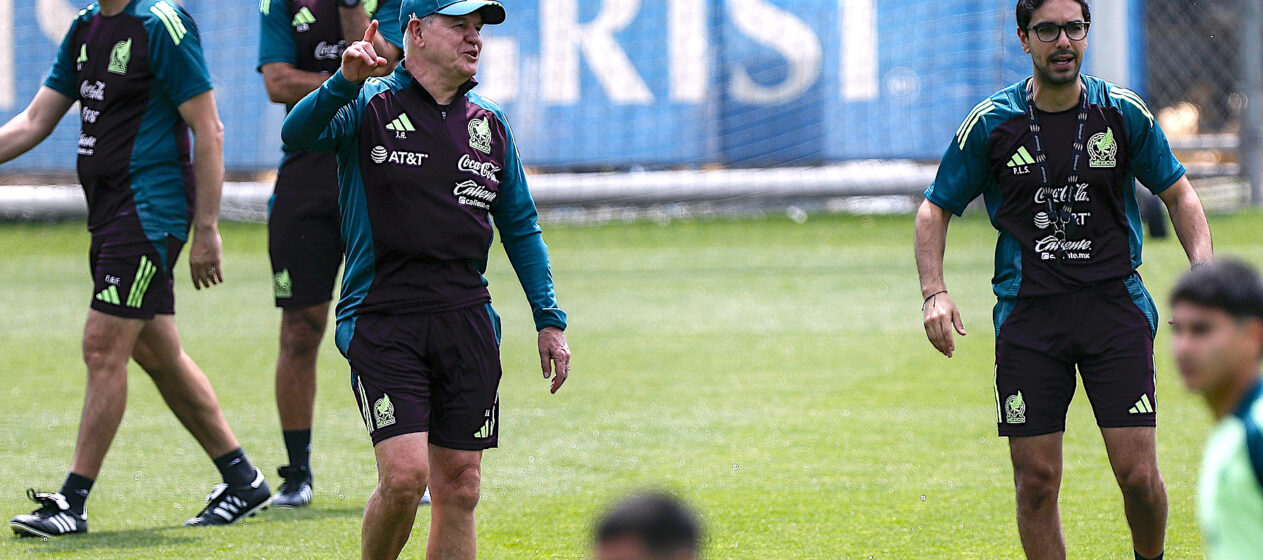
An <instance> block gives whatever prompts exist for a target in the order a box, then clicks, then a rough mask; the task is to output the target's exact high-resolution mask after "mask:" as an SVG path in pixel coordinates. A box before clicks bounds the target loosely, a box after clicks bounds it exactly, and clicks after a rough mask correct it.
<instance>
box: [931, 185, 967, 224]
mask: <svg viewBox="0 0 1263 560" xmlns="http://www.w3.org/2000/svg"><path fill="white" fill-rule="evenodd" d="M925 199H926V200H928V201H930V202H932V203H933V204H934V205H935V206H938V207H939V208H942V209H944V210H947V211H948V212H951V213H953V214H955V215H956V217H958V218H959V217H960V216H961V215H963V214H964V213H965V209H964V208H960V207H957V206H955V205H953V204H949V203H947V201H945V200H942V199H941V198H940V197H939V196H938V195H937V194H935V192H934V187H930V188H929V189H927V190H926V191H925Z"/></svg>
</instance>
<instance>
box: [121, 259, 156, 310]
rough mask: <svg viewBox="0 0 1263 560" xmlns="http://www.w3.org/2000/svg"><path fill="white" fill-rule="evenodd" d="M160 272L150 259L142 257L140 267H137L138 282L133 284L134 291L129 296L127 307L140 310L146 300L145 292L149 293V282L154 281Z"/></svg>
mask: <svg viewBox="0 0 1263 560" xmlns="http://www.w3.org/2000/svg"><path fill="white" fill-rule="evenodd" d="M155 272H158V267H156V266H154V264H153V262H150V260H149V257H143V256H142V257H140V266H138V267H136V280H134V281H133V282H132V289H131V290H130V291H129V292H128V294H127V306H128V307H132V308H137V309H139V308H140V304H141V302H142V301H144V299H145V292H147V291H149V282H150V281H152V280H153V275H154V273H155Z"/></svg>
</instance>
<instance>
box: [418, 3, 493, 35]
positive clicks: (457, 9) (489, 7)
mask: <svg viewBox="0 0 1263 560" xmlns="http://www.w3.org/2000/svg"><path fill="white" fill-rule="evenodd" d="M480 10H481V11H482V22H483V23H485V24H487V25H495V24H497V23H502V22H504V5H503V4H501V3H499V2H496V1H495V0H403V3H402V4H401V5H400V6H399V23H400V26H401V27H402V28H403V32H404V34H405V35H406V34H407V33H408V22H409V21H412V19H413V18H423V17H425V16H428V15H430V14H443V15H445V16H463V15H466V14H472V13H474V12H477V11H480Z"/></svg>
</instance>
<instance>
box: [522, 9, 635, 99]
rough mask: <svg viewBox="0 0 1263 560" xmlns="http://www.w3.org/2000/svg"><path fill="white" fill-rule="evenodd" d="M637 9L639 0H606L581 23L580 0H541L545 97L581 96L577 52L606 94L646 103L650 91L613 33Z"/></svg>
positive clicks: (541, 63)
mask: <svg viewBox="0 0 1263 560" xmlns="http://www.w3.org/2000/svg"><path fill="white" fill-rule="evenodd" d="M639 11H640V0H604V2H602V4H601V11H600V13H598V14H597V16H596V19H594V20H592V21H591V22H590V23H586V24H582V25H580V24H579V1H578V0H550V1H541V2H540V4H539V21H540V33H539V34H540V59H541V60H540V76H541V77H542V78H543V80H544V83H543V86H544V87H543V90H544V91H543V93H544V101H545V102H547V103H557V104H563V105H574V104H576V103H578V102H579V54H580V52H582V53H583V58H586V59H587V61H588V68H589V69H590V70H591V71H592V73H593V74H594V75H595V76H596V79H597V81H599V82H601V87H602V88H604V90H605V94H606V96H608V97H609V98H610V100H611V101H613V102H614V103H616V104H620V105H647V104H649V103H652V102H653V93H651V92H650V91H649V86H647V85H645V81H644V79H642V78H641V77H640V74H639V73H637V72H636V67H635V66H633V65H632V63H631V60H630V59H629V58H627V51H624V50H623V48H622V47H621V46H620V45H619V44H618V41H617V40H615V39H614V33H617V32H619V31H622V30H623V29H624V28H626V27H627V26H628V25H629V24H631V22H632V20H634V19H636V13H637V12H639Z"/></svg>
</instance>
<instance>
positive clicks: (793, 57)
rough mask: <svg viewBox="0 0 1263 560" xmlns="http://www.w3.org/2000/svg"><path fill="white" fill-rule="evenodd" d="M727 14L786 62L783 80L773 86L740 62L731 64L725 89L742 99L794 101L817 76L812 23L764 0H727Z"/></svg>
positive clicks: (771, 102)
mask: <svg viewBox="0 0 1263 560" xmlns="http://www.w3.org/2000/svg"><path fill="white" fill-rule="evenodd" d="M728 17H730V18H732V23H733V25H734V26H736V28H737V29H738V30H740V31H741V32H742V33H744V34H746V35H747V36H749V37H750V39H752V40H753V41H754V42H756V43H759V44H761V45H764V46H767V47H769V48H771V49H772V50H774V51H776V52H777V53H779V54H780V55H781V57H782V58H784V59H785V61H786V63H787V64H788V66H789V67H788V68H787V69H786V77H785V80H784V81H782V82H781V83H780V84H777V85H775V86H764V85H762V84H759V83H758V82H756V81H754V78H751V77H750V73H749V72H748V71H747V70H746V69H745V68H743V67H742V66H740V65H734V66H733V68H732V83H730V84H728V91H729V93H731V94H732V96H733V98H734V99H736V100H737V101H739V102H742V103H751V104H756V105H775V104H778V103H785V102H788V101H793V100H794V99H796V98H797V97H799V96H801V95H802V94H803V93H805V92H806V91H807V90H808V89H810V88H811V86H813V85H815V84H816V81H817V80H819V79H820V61H821V59H822V58H823V52H822V50H821V47H820V38H819V37H816V34H815V32H814V31H812V29H811V27H810V26H808V25H807V24H806V23H804V22H803V21H802V20H800V19H798V18H797V17H795V16H794V15H793V14H791V13H789V12H788V11H786V10H782V9H780V8H778V7H776V6H773V5H771V4H768V3H767V0H729V1H728Z"/></svg>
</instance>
